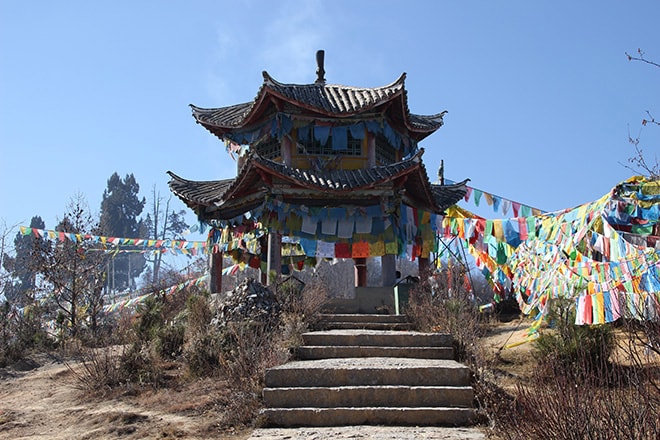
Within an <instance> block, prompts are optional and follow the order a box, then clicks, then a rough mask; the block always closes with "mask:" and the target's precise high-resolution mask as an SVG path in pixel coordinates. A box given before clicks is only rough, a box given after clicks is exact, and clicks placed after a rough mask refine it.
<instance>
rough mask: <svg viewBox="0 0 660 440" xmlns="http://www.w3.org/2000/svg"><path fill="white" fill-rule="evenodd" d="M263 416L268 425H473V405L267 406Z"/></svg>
mask: <svg viewBox="0 0 660 440" xmlns="http://www.w3.org/2000/svg"><path fill="white" fill-rule="evenodd" d="M262 415H263V416H264V417H265V418H266V419H267V420H268V424H269V426H283V427H290V426H300V425H304V426H357V425H395V426H470V425H473V424H474V421H475V414H474V410H473V409H472V408H457V407H452V408H447V407H433V408H408V407H405V408H402V407H395V406H390V407H359V408H355V407H351V408H266V409H264V410H263V411H262Z"/></svg>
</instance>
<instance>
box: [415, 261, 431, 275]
mask: <svg viewBox="0 0 660 440" xmlns="http://www.w3.org/2000/svg"><path fill="white" fill-rule="evenodd" d="M417 268H418V270H419V274H420V275H421V274H423V273H424V272H426V271H427V270H428V269H429V259H428V258H423V257H419V258H417Z"/></svg>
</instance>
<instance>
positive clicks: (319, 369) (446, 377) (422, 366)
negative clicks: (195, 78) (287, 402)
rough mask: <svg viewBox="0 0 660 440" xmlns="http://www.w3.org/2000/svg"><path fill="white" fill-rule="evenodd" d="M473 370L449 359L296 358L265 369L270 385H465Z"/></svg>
mask: <svg viewBox="0 0 660 440" xmlns="http://www.w3.org/2000/svg"><path fill="white" fill-rule="evenodd" d="M469 383H470V370H469V369H468V368H467V367H466V366H465V365H462V364H459V363H458V362H456V361H453V360H448V359H415V358H339V359H321V360H314V361H295V362H290V363H288V364H284V365H280V366H278V367H274V368H271V369H269V370H267V371H266V386H267V387H333V386H350V385H411V386H434V385H445V386H463V385H469Z"/></svg>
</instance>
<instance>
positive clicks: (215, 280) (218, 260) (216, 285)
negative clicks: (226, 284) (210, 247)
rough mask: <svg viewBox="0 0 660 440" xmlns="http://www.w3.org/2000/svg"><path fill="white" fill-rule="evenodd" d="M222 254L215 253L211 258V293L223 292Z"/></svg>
mask: <svg viewBox="0 0 660 440" xmlns="http://www.w3.org/2000/svg"><path fill="white" fill-rule="evenodd" d="M222 256H223V254H222V252H214V253H212V254H211V256H210V258H209V266H210V267H209V269H210V270H209V273H210V274H209V275H210V276H209V292H211V293H221V292H222Z"/></svg>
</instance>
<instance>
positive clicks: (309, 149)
mask: <svg viewBox="0 0 660 440" xmlns="http://www.w3.org/2000/svg"><path fill="white" fill-rule="evenodd" d="M297 145H298V154H307V155H314V156H332V155H341V156H358V157H359V156H362V140H361V139H355V138H353V137H352V136H351V134H350V133H348V139H347V143H346V149H341V150H335V149H333V148H332V135H330V136H328V141H327V142H326V143H325V144H321V142H320V141H319V140H317V139H314V138H312V139H308V140H306V141H304V142H301V141H298V143H297Z"/></svg>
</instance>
